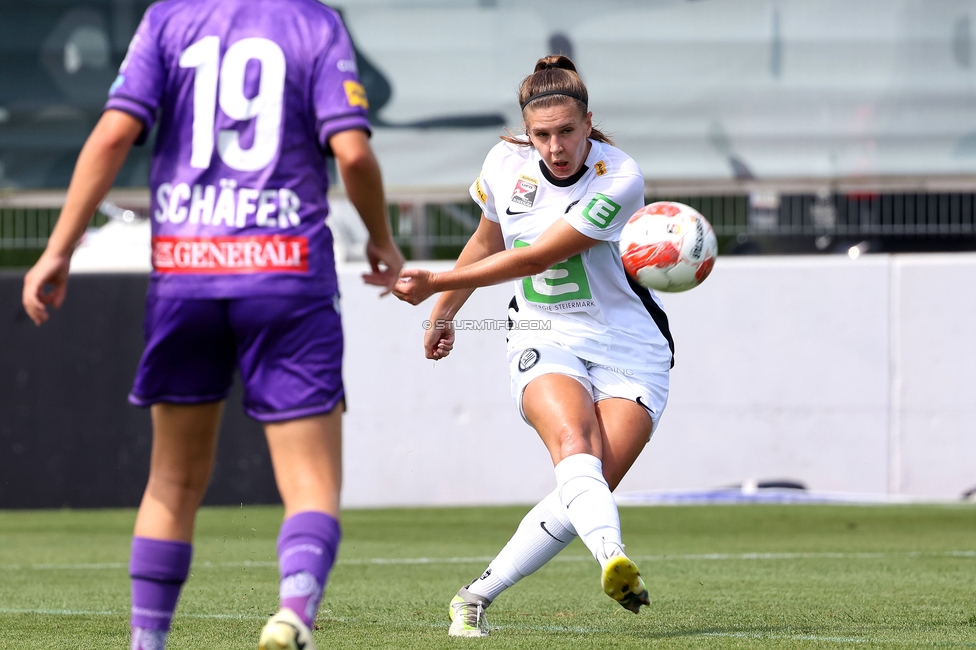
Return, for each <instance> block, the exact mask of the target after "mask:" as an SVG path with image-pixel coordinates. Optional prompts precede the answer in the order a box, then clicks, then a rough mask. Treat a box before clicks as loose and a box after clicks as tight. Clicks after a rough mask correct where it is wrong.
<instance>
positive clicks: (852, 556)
mask: <svg viewBox="0 0 976 650" xmlns="http://www.w3.org/2000/svg"><path fill="white" fill-rule="evenodd" d="M888 558H894V559H898V558H907V559H918V558H976V551H904V552H894V553H884V552H878V553H831V552H824V553H703V554H696V555H688V554H685V555H633V556H631V559H633V560H637V561H641V562H668V561H691V562H709V561H756V560H878V559H888ZM492 559H493V558H492V557H491V556H487V555H486V556H482V557H390V558H382V557H374V558H348V559H346V558H340V559H339V562H338V563H339V564H341V565H411V564H478V563H483V562H490V561H491V560H492ZM590 560H591V558H590V556H589V555H558V556H556V557H555V558H554V561H556V562H588V561H590ZM277 565H278V563H277V562H275V561H272V560H267V561H258V560H241V561H235V562H208V561H202V562H196V563H194V564H193V567H194V568H197V569H201V568H233V567H256V568H264V567H275V566H277ZM126 566H127V565H126V563H124V562H98V563H89V564H0V570H7V571H17V570H33V571H56V570H65V571H73V570H82V571H86V570H120V569H124V568H126Z"/></svg>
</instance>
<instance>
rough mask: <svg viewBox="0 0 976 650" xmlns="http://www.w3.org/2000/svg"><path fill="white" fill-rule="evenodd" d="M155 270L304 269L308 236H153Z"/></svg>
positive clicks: (229, 271) (258, 270) (219, 271)
mask: <svg viewBox="0 0 976 650" xmlns="http://www.w3.org/2000/svg"><path fill="white" fill-rule="evenodd" d="M152 262H153V268H155V269H156V271H157V272H158V273H206V274H230V273H281V272H291V273H307V272H308V239H307V238H306V237H288V236H284V235H257V236H253V237H173V236H157V237H153V238H152Z"/></svg>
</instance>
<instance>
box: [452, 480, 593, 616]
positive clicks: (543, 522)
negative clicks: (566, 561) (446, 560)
mask: <svg viewBox="0 0 976 650" xmlns="http://www.w3.org/2000/svg"><path fill="white" fill-rule="evenodd" d="M575 537H576V531H575V529H574V528H573V524H571V523H570V521H569V517H567V516H566V509H565V508H563V507H562V504H560V503H559V497H558V495H557V493H556V491H555V490H554V491H552V492H550V493H549V494H548V495H547V496H546V498H544V499H543V500H542V501H540V502H539V503H537V504H536V505H535V507H534V508H532V510H529V512H528V514H527V515H525V517H524V518H523V519H522V523H520V524H519V527H518V530H516V531H515V534H514V535H512V539H510V540H508V544H506V545H505V548H503V549H502V550H501V552H500V553H499V554H498V556H497V557H496V558H495V559H494V560H492V561H491V564H489V565H488V568H487V569H486V570H485V572H484V573H483V574H482V576H481V577H480V578H478V579H477V580H475V581H474V582H472V583H471V584H470V585H469V586H468V591H470V592H471V593H473V594H475V595H478V596H482V597H484V598H487V599H488V600H495V598H496V597H497V596H498V595H499V594H500V593H502V592H503V591H505V590H506V589H508V588H509V587H511V586H512V585H514V584H515V583H516V582H518V581H519V580H521V579H522V578H524V577H525V576H527V575H530V574H532V573H535V572H536V571H538V570H539V569H540V568H542V566H543V565H544V564H545V563H546V562H548V561H549V560H551V559H552V558H554V557H556V555H558V554H559V552H560V551H562V550H563V549H564V548H566V547H567V546H569V543H570V542H572V541H573V539H574V538H575Z"/></svg>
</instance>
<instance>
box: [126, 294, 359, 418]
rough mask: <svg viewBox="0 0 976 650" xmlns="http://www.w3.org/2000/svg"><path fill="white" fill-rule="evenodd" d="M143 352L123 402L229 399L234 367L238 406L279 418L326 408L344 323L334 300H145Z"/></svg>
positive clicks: (340, 393)
mask: <svg viewBox="0 0 976 650" xmlns="http://www.w3.org/2000/svg"><path fill="white" fill-rule="evenodd" d="M144 329H145V337H146V349H145V351H144V352H143V354H142V360H141V361H140V362H139V369H138V370H137V371H136V380H135V385H134V386H133V387H132V392H131V393H129V402H130V403H132V404H134V405H136V406H150V405H152V404H155V403H157V402H166V403H170V404H203V403H207V402H216V401H219V400H222V399H224V398H225V397H227V393H228V392H229V391H230V386H231V382H232V380H233V377H234V369H235V368H238V369H239V370H240V373H241V380H242V382H243V384H244V411H245V412H246V413H247V414H248V415H250V416H251V417H252V418H254V419H256V420H260V421H261V422H279V421H282V420H294V419H297V418H303V417H308V416H312V415H319V414H322V413H328V412H330V411H332V409H334V408H335V407H336V405H337V404H339V402H340V401H342V400H343V398H344V397H345V393H344V390H343V386H342V323H341V321H340V318H339V313H338V310H337V309H336V304H335V301H334V300H333V299H332V298H323V297H308V296H302V297H299V296H260V297H253V298H235V299H178V298H160V297H158V296H155V295H150V296H149V297H148V298H147V299H146V321H145V326H144Z"/></svg>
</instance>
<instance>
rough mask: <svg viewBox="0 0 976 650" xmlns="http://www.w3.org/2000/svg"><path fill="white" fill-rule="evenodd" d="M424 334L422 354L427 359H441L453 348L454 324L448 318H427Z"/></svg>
mask: <svg viewBox="0 0 976 650" xmlns="http://www.w3.org/2000/svg"><path fill="white" fill-rule="evenodd" d="M427 323H430V328H429V329H428V330H427V333H426V334H424V354H425V355H426V356H427V358H428V359H433V360H434V361H437V360H438V359H443V358H444V357H446V356H447V355H449V354H450V353H451V350H453V349H454V326H453V325H451V321H448V320H429V321H427Z"/></svg>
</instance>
